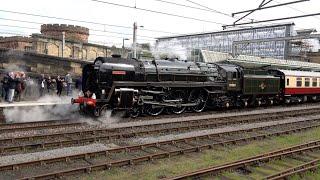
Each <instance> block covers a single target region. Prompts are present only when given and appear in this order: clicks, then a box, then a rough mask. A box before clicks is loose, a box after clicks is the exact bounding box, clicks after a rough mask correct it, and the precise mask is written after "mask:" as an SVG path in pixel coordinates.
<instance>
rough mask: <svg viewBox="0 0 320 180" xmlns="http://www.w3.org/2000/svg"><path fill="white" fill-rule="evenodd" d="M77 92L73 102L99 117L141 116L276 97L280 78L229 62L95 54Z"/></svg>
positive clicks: (246, 103)
mask: <svg viewBox="0 0 320 180" xmlns="http://www.w3.org/2000/svg"><path fill="white" fill-rule="evenodd" d="M82 78H83V80H82V82H83V83H82V93H81V94H80V95H79V97H78V98H77V99H72V103H78V104H79V109H80V112H82V113H90V114H93V115H94V116H101V115H102V114H103V113H104V112H105V111H106V110H107V109H111V110H125V111H126V112H127V114H128V115H129V116H131V117H137V116H139V115H140V114H142V113H144V114H149V115H152V116H156V115H159V114H161V113H163V112H166V113H174V114H180V113H183V112H184V111H185V110H187V109H188V110H191V111H194V112H202V111H203V110H204V109H205V108H207V107H230V106H239V107H245V106H249V105H262V104H273V103H276V102H278V101H280V100H281V98H280V95H281V92H282V89H281V86H280V79H281V77H280V76H278V75H276V74H274V73H273V74H272V73H269V71H266V70H245V69H243V68H242V67H240V66H237V65H233V64H217V63H204V62H190V61H182V60H178V59H162V60H161V59H160V60H138V59H124V58H121V57H120V56H118V55H114V56H113V57H98V58H97V59H96V60H95V61H94V63H92V64H88V65H86V66H85V67H84V68H83V77H82Z"/></svg>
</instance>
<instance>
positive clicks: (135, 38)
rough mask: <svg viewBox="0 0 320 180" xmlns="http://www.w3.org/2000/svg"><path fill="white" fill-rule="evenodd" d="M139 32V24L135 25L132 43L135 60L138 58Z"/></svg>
mask: <svg viewBox="0 0 320 180" xmlns="http://www.w3.org/2000/svg"><path fill="white" fill-rule="evenodd" d="M139 27H140V28H143V26H139ZM137 30H138V24H137V22H134V23H133V43H132V49H133V58H137Z"/></svg>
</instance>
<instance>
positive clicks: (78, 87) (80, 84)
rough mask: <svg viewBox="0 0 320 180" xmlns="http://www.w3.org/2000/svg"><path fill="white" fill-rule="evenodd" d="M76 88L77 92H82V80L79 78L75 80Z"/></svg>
mask: <svg viewBox="0 0 320 180" xmlns="http://www.w3.org/2000/svg"><path fill="white" fill-rule="evenodd" d="M76 88H77V89H78V90H79V91H81V90H82V78H81V77H80V78H78V79H77V80H76Z"/></svg>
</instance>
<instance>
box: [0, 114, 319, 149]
mask: <svg viewBox="0 0 320 180" xmlns="http://www.w3.org/2000/svg"><path fill="white" fill-rule="evenodd" d="M318 111H319V108H314V109H308V110H305V111H304V112H300V111H293V112H292V111H283V112H278V113H272V114H271V113H265V114H250V115H241V116H229V117H223V118H209V119H197V120H190V121H179V122H167V123H159V124H145V125H138V126H127V127H119V128H113V129H110V128H102V129H91V130H79V131H73V132H60V133H53V134H41V135H32V136H22V137H15V138H3V139H0V153H1V154H2V155H4V154H12V153H17V152H21V151H23V152H26V151H32V150H37V149H40V150H43V149H49V148H57V147H66V146H71V145H83V144H88V143H93V142H99V141H107V142H108V141H114V140H120V139H126V138H132V137H138V136H144V135H152V134H167V133H176V132H187V131H191V130H198V129H206V128H216V127H223V126H227V125H235V124H244V123H254V122H265V121H271V120H280V119H283V118H286V117H299V116H305V115H312V114H317V113H318Z"/></svg>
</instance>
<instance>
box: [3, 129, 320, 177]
mask: <svg viewBox="0 0 320 180" xmlns="http://www.w3.org/2000/svg"><path fill="white" fill-rule="evenodd" d="M319 126H320V124H317V125H308V126H304V127H297V128H293V129H288V130H280V131H278V132H273V133H266V134H263V135H255V136H251V137H244V138H238V139H234V140H225V141H220V142H215V143H207V144H204V145H194V144H193V145H194V146H193V147H189V148H184V149H179V150H168V151H165V152H158V153H157V152H156V153H154V154H152V153H151V154H148V155H144V156H141V157H133V158H127V159H122V160H113V161H111V162H110V161H109V162H107V161H105V162H103V163H97V164H90V165H87V166H81V167H76V168H70V169H64V170H58V171H54V172H49V173H44V174H37V175H32V176H29V177H23V178H22V179H39V178H41V179H42V178H57V177H61V176H63V175H68V174H73V173H78V172H91V171H93V170H100V169H110V168H111V167H119V166H126V165H133V164H136V163H141V162H146V161H152V160H154V159H161V158H168V157H171V156H175V155H181V154H185V153H190V152H200V151H202V150H205V149H212V148H213V147H215V146H221V145H228V144H232V145H234V144H236V143H239V142H247V141H249V140H257V139H261V138H266V137H269V136H274V135H282V134H288V133H291V132H297V131H302V130H307V129H310V128H314V127H319ZM203 137H206V138H210V137H211V136H210V135H205V136H194V137H189V138H182V139H177V140H169V141H162V142H156V143H149V144H142V145H135V146H126V147H120V148H114V149H109V150H105V151H100V152H95V153H101V154H104V155H106V156H107V155H109V154H110V153H112V152H128V153H129V152H132V151H134V150H145V149H146V148H148V147H155V148H157V147H158V148H159V149H161V150H163V149H162V148H161V145H168V144H171V145H176V144H177V143H179V142H182V143H183V142H185V143H188V141H191V140H197V141H199V139H201V138H203ZM312 143H313V144H315V145H313V146H312V147H313V148H315V147H316V148H320V144H319V142H312ZM307 149H311V148H310V147H308V146H307V147H304V150H307ZM301 151H302V150H301V149H298V148H295V149H294V150H293V152H301ZM282 154H285V153H284V152H282ZM275 155H277V154H271V155H269V157H272V156H275ZM90 156H96V154H90V153H84V154H78V155H73V156H69V157H63V158H57V159H60V160H64V161H67V162H68V161H70V158H71V159H72V158H80V157H82V158H88V157H90ZM260 159H261V160H263V158H261V157H260ZM51 160H52V159H51ZM247 162H250V160H248V161H247ZM33 163H40V164H41V163H42V164H45V162H43V160H39V161H37V162H33ZM28 164H30V162H28V163H27V164H25V165H28ZM3 168H7V169H8V168H9V169H15V168H17V165H10V166H7V167H1V169H3Z"/></svg>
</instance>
